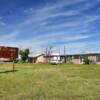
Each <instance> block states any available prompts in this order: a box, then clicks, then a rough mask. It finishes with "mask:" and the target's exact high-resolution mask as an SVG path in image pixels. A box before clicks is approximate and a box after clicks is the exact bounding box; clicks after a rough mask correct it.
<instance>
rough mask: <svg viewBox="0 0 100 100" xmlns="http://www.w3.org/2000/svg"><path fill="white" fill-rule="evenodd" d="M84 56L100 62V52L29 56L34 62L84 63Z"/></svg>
mask: <svg viewBox="0 0 100 100" xmlns="http://www.w3.org/2000/svg"><path fill="white" fill-rule="evenodd" d="M84 57H87V58H88V59H89V60H90V61H91V64H100V53H86V54H70V55H59V54H58V53H52V54H51V55H45V54H40V55H37V56H34V57H29V60H30V61H31V62H32V63H48V62H50V61H60V62H62V63H72V64H84V62H83V59H84Z"/></svg>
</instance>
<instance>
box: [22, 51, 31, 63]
mask: <svg viewBox="0 0 100 100" xmlns="http://www.w3.org/2000/svg"><path fill="white" fill-rule="evenodd" d="M29 54H30V50H29V49H25V50H20V57H21V60H20V62H22V63H23V62H28V55H29Z"/></svg>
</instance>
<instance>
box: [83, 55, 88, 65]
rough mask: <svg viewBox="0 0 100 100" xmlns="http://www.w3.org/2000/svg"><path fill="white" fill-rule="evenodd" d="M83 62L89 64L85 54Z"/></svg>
mask: <svg viewBox="0 0 100 100" xmlns="http://www.w3.org/2000/svg"><path fill="white" fill-rule="evenodd" d="M83 62H84V64H88V65H89V64H90V60H89V59H88V57H87V56H86V57H84V59H83Z"/></svg>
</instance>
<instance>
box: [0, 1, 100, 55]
mask: <svg viewBox="0 0 100 100" xmlns="http://www.w3.org/2000/svg"><path fill="white" fill-rule="evenodd" d="M0 45H1V46H14V47H19V48H20V49H21V48H29V49H30V51H31V55H35V54H39V53H43V52H44V51H45V49H46V48H48V47H49V46H52V47H53V52H60V53H61V54H63V53H64V46H65V47H66V54H75V53H82V52H83V53H84V52H97V53H100V0H0Z"/></svg>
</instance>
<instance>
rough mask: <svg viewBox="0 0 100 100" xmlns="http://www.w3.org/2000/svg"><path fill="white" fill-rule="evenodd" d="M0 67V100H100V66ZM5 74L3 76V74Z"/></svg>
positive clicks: (31, 65) (7, 65)
mask: <svg viewBox="0 0 100 100" xmlns="http://www.w3.org/2000/svg"><path fill="white" fill-rule="evenodd" d="M11 69H12V65H11V64H0V100H100V65H66V64H63V65H48V64H16V70H17V71H15V72H7V71H9V70H11ZM4 71H6V72H4Z"/></svg>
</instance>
